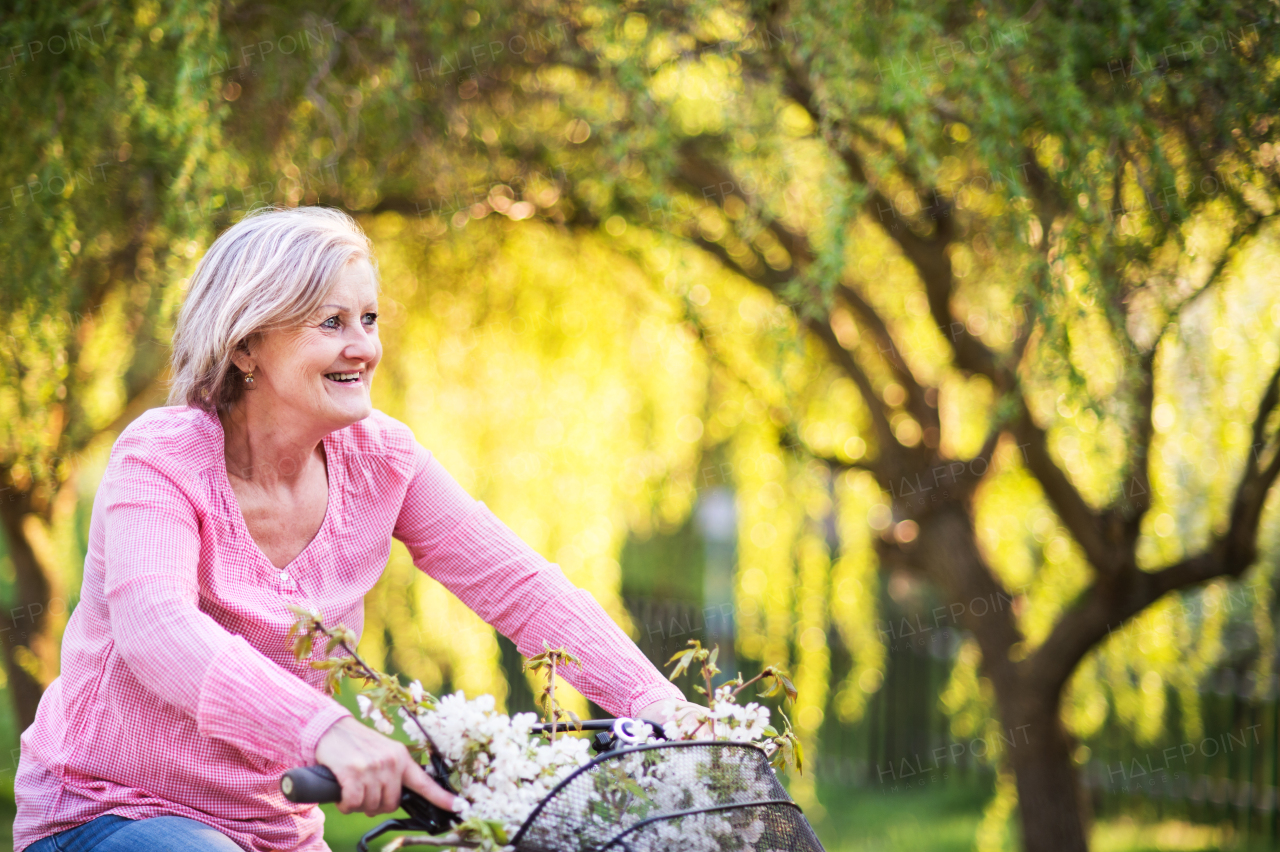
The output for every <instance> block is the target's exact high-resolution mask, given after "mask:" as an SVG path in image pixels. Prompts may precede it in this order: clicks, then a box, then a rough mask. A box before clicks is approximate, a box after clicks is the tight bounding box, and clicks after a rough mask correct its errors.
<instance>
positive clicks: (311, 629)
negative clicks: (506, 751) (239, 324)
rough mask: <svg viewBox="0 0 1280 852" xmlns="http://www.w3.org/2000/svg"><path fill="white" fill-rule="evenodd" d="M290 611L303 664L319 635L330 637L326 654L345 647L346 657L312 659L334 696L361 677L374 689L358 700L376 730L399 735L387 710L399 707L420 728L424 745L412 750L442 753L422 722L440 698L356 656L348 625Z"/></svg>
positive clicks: (304, 611) (306, 611)
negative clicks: (344, 681)
mask: <svg viewBox="0 0 1280 852" xmlns="http://www.w3.org/2000/svg"><path fill="white" fill-rule="evenodd" d="M289 609H290V610H291V611H292V612H293V614H294V615H296V616H297V618H298V620H297V621H295V622H294V624H293V626H292V627H290V628H289V639H290V640H292V642H293V656H294V657H295V658H296V659H297V660H298V661H299V662H301V661H302V660H303V659H305V658H307V657H310V656H311V650H312V646H313V644H314V641H315V637H316V635H317V634H319V635H321V636H324V637H326V638H327V639H328V640H329V641H328V642H327V643H326V644H325V654H326V655H328V654H331V653H332V652H333V651H334V650H336V649H338V648H341V649H342V650H343V651H345V652H346V656H345V657H329V658H328V659H324V660H312V661H311V667H312V668H313V669H320V670H327V671H328V672H329V674H328V675H327V676H326V679H325V683H326V685H327V686H328V688H329V689H330V691H332V692H333V693H334V694H337V693H338V692H340V690H341V684H342V678H343V677H350V678H359V679H360V680H362V681H364V682H365V683H366V684H372V685H373V688H372V689H370V690H368V693H367V694H361V695H359V696H357V697H356V702H357V703H358V704H359V705H360V710H361V713H362V714H363V715H364V716H365V717H367V718H370V719H372V720H373V723H374V727H375V728H377V729H378V730H379V731H381V732H382V733H384V734H392V733H394V732H395V726H394V725H392V724H391V720H390V719H388V718H387V711H388V710H389V709H391V708H396V709H397V710H398V711H399V713H400V716H401V717H402V718H406V719H408V720H410V721H412V722H413V723H414V725H416V726H417V728H418V730H419V731H420V732H421V733H422V744H421V745H417V746H413V747H411V748H412V749H414V750H416V751H418V752H423V751H426V752H427V753H430V752H438V751H439V749H437V748H436V744H435V743H434V742H433V741H432V740H431V737H430V736H429V735H428V734H427V730H426V728H424V727H423V726H422V722H421V721H420V720H419V719H418V711H419V710H420V709H428V710H430V709H433V708H434V707H435V705H436V699H435V698H434V697H432V696H430V695H428V694H427V693H425V692H423V690H422V684H420V683H418V682H417V681H414V682H413V683H411V684H410V685H409V687H408V688H407V689H406V688H405V687H403V686H401V685H400V678H398V677H394V676H392V675H388V674H385V673H383V672H380V671H378V670H377V669H375V668H373V667H372V666H370V665H369V664H368V663H366V662H365V661H364V659H363V658H362V657H361V656H360V655H359V654H358V653H356V650H355V645H356V634H355V632H354V631H352V630H351V628H349V627H347V626H346V625H343V624H339V625H338V626H337V627H326V626H325V624H324V622H323V621H321V620H320V613H319V612H317V611H315V610H309V609H305V608H303V607H300V606H294V605H293V604H290V605H289Z"/></svg>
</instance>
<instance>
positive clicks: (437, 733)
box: [356, 681, 769, 852]
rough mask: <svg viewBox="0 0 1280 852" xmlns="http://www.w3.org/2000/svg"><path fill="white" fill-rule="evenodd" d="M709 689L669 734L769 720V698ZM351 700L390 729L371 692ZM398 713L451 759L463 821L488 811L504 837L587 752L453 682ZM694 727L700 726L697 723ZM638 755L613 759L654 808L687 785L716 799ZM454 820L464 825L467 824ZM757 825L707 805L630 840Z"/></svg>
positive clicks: (644, 730) (718, 834)
mask: <svg viewBox="0 0 1280 852" xmlns="http://www.w3.org/2000/svg"><path fill="white" fill-rule="evenodd" d="M421 690H422V686H421V684H420V683H418V682H417V681H415V682H414V683H412V684H410V686H409V691H410V694H411V695H412V696H413V697H414V700H415V701H418V700H419V697H418V696H419V693H420V692H421ZM713 695H714V700H713V701H712V702H711V705H712V706H711V708H705V707H696V706H691V707H686V708H684V709H683V711H682V712H681V714H680V715H679V716H678V717H677V718H676V719H675V720H673V721H672V722H670V723H668V724H667V725H665V726H664V727H665V731H666V733H667V736H668V737H669V738H671V739H691V738H693V737H694V736H695V734H696V732H698V730H699V728H701V727H702V726H703V725H710V724H713V725H714V731H715V738H716V739H719V740H731V741H736V742H755V741H757V740H759V739H760V738H761V737H763V736H764V728H765V726H767V725H768V724H769V710H768V708H766V707H762V706H760V705H759V704H754V703H752V704H748V705H746V706H745V707H740V706H738V705H737V704H736V703H735V702H734V700H733V696H732V687H729V686H724V687H719V688H718V689H716V690H715V692H714V694H713ZM356 700H357V702H358V703H359V705H360V711H361V715H362V716H364V717H365V718H368V719H370V720H372V721H373V723H374V725H375V727H377V728H378V730H380V731H383V732H384V733H390V730H391V729H392V726H391V722H390V720H388V719H387V718H386V717H385V716H384V715H383V714H382V713H381V712H380V711H379V710H378V709H377V708H375V707H373V706H372V702H370V701H369V699H367V698H366V697H365V696H363V695H361V696H357V699H356ZM401 717H402V718H403V719H404V725H403V728H404V731H405V733H406V734H407V735H408V736H409V737H410V738H411V739H413V740H415V741H416V742H419V743H421V742H423V739H424V737H423V733H422V731H423V730H425V731H426V733H427V735H429V736H430V737H431V740H432V741H433V742H434V743H435V745H436V747H437V748H438V749H439V750H440V752H441V757H443V758H444V760H445V762H446V763H448V765H449V766H450V767H451V768H452V769H453V775H452V776H451V778H450V781H451V782H452V783H453V784H454V785H455V788H456V789H457V790H458V793H459V795H460V796H461V797H462V798H463V800H464V801H465V802H466V806H465V808H464V809H463V810H462V811H461V812H460V815H461V816H462V818H463V819H464V821H465V822H470V823H473V824H474V823H477V822H479V821H483V820H495V821H497V822H499V823H501V824H502V825H503V826H504V828H505V829H506V832H507V836H508V838H510V837H513V836H514V835H515V833H516V832H517V831H518V830H519V829H520V827H521V825H523V824H524V822H525V820H526V819H527V818H528V817H529V814H530V813H531V812H532V811H533V809H534V808H535V807H537V805H538V804H539V803H540V802H541V801H542V800H543V799H545V798H546V797H547V796H548V795H549V794H550V793H551V791H552V790H553V789H554V788H555V787H556V785H558V784H559V783H560V782H561V781H563V780H564V779H565V778H567V777H568V776H569V775H571V774H572V773H573V772H574V771H575V770H577V769H578V768H579V767H581V766H583V765H585V764H587V763H588V762H590V760H591V754H590V741H589V740H587V739H586V738H582V737H575V736H558V737H557V738H556V739H555V741H554V742H551V741H548V740H547V739H545V738H544V737H543V736H542V735H541V734H534V733H533V732H532V728H533V726H534V725H535V724H537V721H538V718H537V716H536V715H535V714H533V713H517V714H515V715H514V716H507V715H505V714H503V713H499V712H498V711H497V710H496V707H495V702H494V698H493V696H492V695H481V696H478V697H476V698H474V699H471V700H468V699H467V698H466V696H465V695H464V694H463V693H461V692H456V693H454V694H453V695H446V696H444V697H443V698H441V699H440V700H439V701H438V702H436V706H435V708H434V709H427V708H421V709H419V710H418V711H417V719H416V722H415V720H414V718H413V716H412V711H408V712H402V713H401ZM419 725H421V729H420V728H419ZM632 731H634V732H635V734H636V735H637V736H638V737H639V738H640V742H642V743H647V742H650V741H652V740H653V739H654V729H653V727H652V726H651V725H647V724H644V723H642V722H640V723H638V724H636V725H635V726H633V728H632ZM701 735H702V736H705V730H704V731H703V733H702V734H701ZM644 758H645V755H644V753H643V752H639V753H633V754H629V755H625V756H623V757H621V758H620V759H619V762H620V766H621V769H622V770H623V771H624V772H625V773H626V774H627V776H629V777H630V778H632V779H634V780H635V781H636V783H637V784H638V786H639V787H640V789H641V790H643V791H644V793H645V795H647V796H648V797H650V798H651V799H652V800H653V802H654V804H655V805H656V806H657V807H658V808H659V809H660V810H659V811H658V812H661V810H682V809H684V808H687V807H689V805H688V804H687V803H682V801H681V800H680V797H681V796H685V795H688V794H690V793H692V795H693V798H694V804H693V806H694V807H711V806H714V805H716V804H718V802H717V801H716V800H715V798H714V796H713V794H712V791H710V790H708V789H704V787H705V785H697V784H692V785H691V784H690V783H689V779H687V778H675V777H672V778H667V777H666V774H667V772H668V771H674V770H675V764H672V763H669V762H666V761H657V762H654V761H649V763H648V764H646V762H645V759H644ZM745 767H746V764H744V768H745ZM668 799H669V800H670V801H668ZM585 818H586V815H585V814H584V819H585ZM461 830H462V831H463V833H464V834H468V832H467V830H466V825H465V824H464V825H463V826H462V827H461ZM763 830H764V826H763V823H760V822H759V821H758V820H757V821H755V822H753V823H752V824H751V825H750V826H749V827H748V828H747V830H746V832H745V834H744V832H743V831H742V829H741V827H736V826H735V825H734V824H733V823H732V822H731V821H730V820H729V819H728V818H727V817H726V816H725V815H724V813H722V812H719V813H708V814H701V815H697V816H691V817H685V818H682V819H679V820H673V821H671V822H669V823H668V822H661V823H655V824H654V826H653V829H652V830H651V831H649V830H647V831H646V832H644V835H645V837H644V839H641V838H636V841H638V842H639V844H640V845H633V848H634V849H635V850H636V852H640V850H642V849H648V848H652V849H653V850H654V852H658V850H663V849H667V848H675V847H674V846H672V844H675V845H676V846H678V847H679V848H681V849H702V848H706V849H719V848H720V845H719V843H720V840H722V839H724V838H727V837H730V836H746V837H752V838H755V839H758V838H759V837H760V836H761V833H762V832H763ZM469 839H472V840H475V841H476V842H479V843H480V848H481V850H482V852H498V850H499V848H500V847H498V846H497V845H496V844H494V843H493V842H491V841H487V840H484V839H482V838H481V837H479V836H478V835H474V836H470V837H469ZM511 848H512V847H504V850H505V852H510V850H511Z"/></svg>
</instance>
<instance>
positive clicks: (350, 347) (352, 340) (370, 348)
mask: <svg viewBox="0 0 1280 852" xmlns="http://www.w3.org/2000/svg"><path fill="white" fill-rule="evenodd" d="M342 354H343V355H345V356H346V357H348V358H350V359H352V360H356V361H372V360H373V359H374V358H375V357H376V356H377V354H378V332H377V330H376V329H364V328H353V329H352V330H351V332H350V333H349V334H348V335H347V341H346V346H345V347H344V348H343V350H342Z"/></svg>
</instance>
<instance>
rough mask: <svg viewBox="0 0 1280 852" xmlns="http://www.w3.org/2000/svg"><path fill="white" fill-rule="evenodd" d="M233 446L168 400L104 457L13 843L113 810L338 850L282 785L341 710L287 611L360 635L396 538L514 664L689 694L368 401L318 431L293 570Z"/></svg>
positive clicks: (607, 699)
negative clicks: (324, 494)
mask: <svg viewBox="0 0 1280 852" xmlns="http://www.w3.org/2000/svg"><path fill="white" fill-rule="evenodd" d="M223 440H224V439H223V431H222V424H221V422H220V421H219V420H218V418H217V417H216V416H215V415H213V414H209V413H206V412H202V411H200V410H198V409H194V408H189V407H169V408H157V409H153V410H151V411H148V412H147V413H146V414H144V415H143V416H142V417H140V418H138V419H137V420H136V421H134V422H133V423H132V424H130V425H129V427H128V428H126V429H125V430H124V432H123V433H122V434H121V435H120V437H119V439H118V440H117V441H116V443H115V446H114V447H113V448H112V451H111V458H110V461H109V463H108V465H107V469H106V474H105V475H104V477H103V479H102V484H101V485H100V486H99V489H98V493H97V495H96V497H95V499H94V504H93V518H92V521H91V524H90V529H89V551H88V555H87V557H86V558H85V565H84V583H83V587H82V589H81V593H80V603H79V605H78V606H77V607H76V609H75V611H74V612H73V613H72V615H71V619H70V621H69V622H68V624H67V629H66V634H65V636H64V637H63V640H62V674H61V676H60V677H58V678H57V679H56V680H54V682H53V683H52V684H50V685H49V688H48V689H47V690H46V691H45V693H44V695H43V697H42V698H41V700H40V708H39V711H38V712H37V714H36V721H35V724H33V725H32V726H31V727H30V728H28V729H27V730H26V731H25V732H24V733H23V735H22V759H21V761H20V763H19V766H18V771H17V775H16V778H15V795H16V797H17V802H18V814H17V819H16V821H15V822H14V849H15V850H16V852H20V850H22V849H23V848H25V847H26V846H28V845H30V844H31V843H33V842H35V841H36V840H39V839H40V838H42V837H45V836H47V835H50V834H54V833H55V832H59V831H62V830H64V829H67V828H71V827H73V826H76V825H80V824H82V823H85V822H87V821H89V820H91V819H93V818H95V817H98V816H102V815H103V814H118V815H120V816H123V817H128V818H133V819H140V818H145V817H151V816H160V815H165V814H171V815H176V816H184V817H189V818H191V819H194V820H198V821H200V822H203V823H206V824H208V825H210V826H213V827H214V828H216V829H217V830H218V831H221V832H222V833H224V834H226V835H228V836H229V837H230V838H231V839H232V840H234V841H235V842H236V843H238V844H239V845H240V846H242V847H243V848H244V849H246V850H262V852H266V850H283V849H307V850H326V849H328V847H327V846H326V845H325V842H324V837H323V833H324V816H323V813H322V812H321V811H320V809H319V808H318V807H316V806H314V805H295V804H292V803H290V802H289V801H287V800H286V799H285V798H284V796H282V795H281V793H280V789H279V778H280V775H281V773H283V772H284V771H285V770H286V769H289V768H290V767H293V766H301V765H308V764H311V763H314V761H315V746H316V741H317V740H318V739H319V738H320V736H321V735H322V734H323V733H324V732H325V731H326V730H328V728H329V727H330V726H331V725H332V724H333V723H334V722H336V721H338V719H340V718H342V717H344V716H347V715H349V714H348V712H347V711H346V710H345V709H344V708H343V707H342V706H341V705H340V704H338V702H337V701H335V700H334V699H333V698H331V697H330V696H329V695H328V694H326V693H325V692H324V691H323V688H324V687H323V682H324V678H323V674H324V673H323V672H318V671H316V670H314V669H312V668H311V667H310V666H309V665H307V663H306V662H305V661H304V662H301V663H300V662H297V661H295V660H294V659H293V655H292V653H291V652H290V650H289V643H288V642H287V640H286V633H287V631H288V630H289V626H290V625H291V624H292V623H293V621H294V617H293V615H292V613H290V611H289V610H288V609H287V608H286V605H287V604H298V605H302V606H310V607H316V608H317V609H319V611H320V613H321V614H322V617H323V619H324V620H325V622H326V623H328V624H338V623H339V622H341V623H343V624H346V625H347V626H348V627H350V628H352V629H353V630H355V631H356V632H357V633H359V632H360V630H361V628H362V627H363V624H364V596H365V594H366V593H367V592H368V591H369V589H370V588H371V587H372V586H373V584H374V583H376V582H377V581H378V577H379V576H381V574H382V571H383V568H384V567H385V566H386V563H387V557H388V555H389V553H390V550H391V537H392V536H395V537H396V538H398V539H400V541H402V542H404V543H405V545H406V546H407V547H408V549H409V552H410V554H412V556H413V562H414V564H415V565H416V566H417V567H418V568H419V569H421V570H422V571H424V572H426V573H427V574H428V575H430V576H431V577H433V578H435V579H436V580H439V581H440V582H441V583H442V584H444V585H445V587H446V588H448V589H449V590H450V591H452V592H453V593H454V594H456V595H457V596H458V597H459V598H460V599H461V600H462V601H463V602H464V603H465V604H467V606H469V607H470V608H471V609H472V610H474V611H475V612H476V613H477V614H478V615H479V616H480V617H481V618H483V619H484V620H485V621H487V622H488V623H489V624H491V625H493V626H494V627H495V628H497V629H498V630H499V631H500V632H501V633H502V634H503V635H505V636H508V637H510V638H511V639H512V640H513V641H514V642H515V643H516V646H517V647H518V648H519V650H520V652H521V653H522V654H524V655H526V656H530V655H533V654H536V653H539V652H541V651H542V643H543V640H544V639H545V640H546V641H547V642H549V643H550V644H551V646H552V647H558V646H561V645H563V646H565V647H566V648H567V649H568V650H569V651H570V652H571V653H572V654H574V655H575V656H577V657H578V658H579V659H580V660H581V661H582V670H581V672H577V671H572V670H571V671H568V672H566V673H565V675H566V677H568V679H569V680H570V681H571V682H572V683H573V685H574V686H575V687H577V688H578V689H579V690H580V691H581V692H582V693H583V694H584V695H586V696H587V697H588V698H590V699H591V700H593V701H595V702H596V703H597V704H599V705H600V706H601V707H604V708H605V709H606V710H608V711H609V712H610V713H613V714H615V715H631V714H634V713H636V712H638V711H639V710H640V709H641V708H643V707H645V706H647V705H648V704H650V703H652V702H654V701H659V700H662V699H664V698H669V697H676V698H679V697H682V696H681V693H680V691H679V690H678V689H677V688H676V687H675V686H673V685H672V684H671V683H670V682H669V681H667V680H666V679H665V678H663V676H662V675H661V673H660V672H658V671H657V670H656V669H655V668H654V667H653V665H652V664H650V663H649V661H648V660H647V659H646V658H645V657H644V656H643V655H642V654H641V653H640V650H639V649H638V648H637V647H636V646H635V644H634V643H633V642H631V640H630V639H628V638H627V636H626V635H625V634H624V633H623V632H622V630H620V629H619V628H618V626H617V625H616V624H614V622H613V621H612V620H610V618H609V617H608V616H607V615H606V614H605V612H604V611H603V610H602V609H601V607H600V605H599V604H598V603H597V602H596V601H595V599H594V598H593V597H592V596H591V594H590V593H589V592H586V591H584V590H581V589H578V588H576V587H575V586H573V585H572V584H571V583H570V582H569V581H568V580H567V579H566V578H565V576H564V574H563V573H562V572H561V571H560V569H559V567H558V566H556V565H554V564H551V563H549V562H547V560H545V559H544V558H542V557H541V556H539V555H538V554H537V553H536V552H534V551H533V549H532V548H530V547H529V546H528V545H527V544H525V543H524V542H523V541H521V540H520V538H518V537H517V536H516V535H515V533H513V532H512V531H511V530H510V529H509V528H508V527H507V526H505V525H504V524H503V523H502V522H501V521H499V520H498V519H497V517H495V516H494V514H493V513H492V512H491V511H490V510H489V508H488V507H487V506H485V504H484V503H482V502H480V501H477V500H474V499H472V498H471V497H470V496H469V495H468V494H467V493H466V491H464V490H463V489H462V488H461V487H460V486H459V485H458V483H457V482H455V481H454V479H453V477H451V476H450V475H449V474H448V473H447V472H446V471H445V469H444V468H443V467H441V465H440V463H439V461H437V460H436V459H435V457H434V456H432V454H431V453H430V452H429V451H427V450H425V449H423V447H422V446H421V445H420V444H418V442H417V441H416V440H415V439H414V437H413V433H412V432H411V431H410V430H409V428H408V427H407V426H405V425H404V424H403V423H400V422H399V421H397V420H395V419H393V418H391V417H389V416H387V415H386V414H383V413H382V412H380V411H374V412H373V414H372V415H371V416H370V417H368V418H366V419H365V420H362V421H360V422H359V423H355V424H353V425H351V426H348V427H347V428H345V429H341V430H339V431H337V432H333V433H331V434H329V435H328V436H326V437H325V438H324V449H325V456H326V459H327V467H328V476H329V500H328V505H327V507H326V509H325V517H324V522H323V523H322V524H321V526H320V530H319V532H317V533H316V536H315V538H314V539H313V540H312V541H311V542H310V543H309V544H308V545H307V546H306V548H304V549H303V551H302V552H301V553H299V554H298V556H297V557H296V558H295V559H294V560H293V561H292V562H291V563H289V565H288V566H286V567H285V569H284V570H280V569H278V568H276V567H275V566H274V565H272V564H271V562H270V561H269V560H268V559H267V558H266V556H265V555H264V554H263V553H262V551H261V550H260V549H259V548H258V546H257V545H256V544H255V543H254V541H253V538H252V537H251V536H250V535H249V531H248V528H247V526H246V525H245V522H244V516H243V514H242V513H241V511H240V508H239V505H238V504H237V502H236V497H235V494H234V492H233V491H232V490H231V485H230V482H229V481H228V479H227V471H226V461H225V457H224V443H223ZM323 655H324V649H323V644H322V643H317V648H316V650H315V652H314V653H313V655H312V656H313V658H315V659H320V658H322V657H323Z"/></svg>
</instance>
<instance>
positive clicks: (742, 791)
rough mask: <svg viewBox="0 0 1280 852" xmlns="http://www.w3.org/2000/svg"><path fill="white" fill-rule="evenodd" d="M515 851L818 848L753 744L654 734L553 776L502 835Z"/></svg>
mask: <svg viewBox="0 0 1280 852" xmlns="http://www.w3.org/2000/svg"><path fill="white" fill-rule="evenodd" d="M512 844H513V845H514V846H515V848H516V849H517V850H518V852H674V850H679V852H823V849H822V845H821V844H820V843H819V842H818V838H817V837H816V836H815V835H814V833H813V829H812V828H810V826H809V822H808V820H806V819H805V818H804V815H803V814H802V813H801V812H800V808H799V807H798V806H797V805H796V804H795V802H793V801H791V797H790V796H788V795H787V792H786V790H784V789H783V787H782V785H781V784H780V783H778V778H777V776H776V775H775V774H774V772H773V769H772V768H771V767H770V766H769V760H768V757H766V755H765V753H764V750H763V749H761V748H760V747H758V746H755V745H750V744H747V743H733V742H707V741H696V742H671V743H654V744H650V745H642V746H635V747H633V748H626V749H618V750H615V751H611V752H607V753H605V754H603V755H601V756H600V757H597V758H596V759H595V760H593V761H591V762H590V763H588V764H587V765H586V766H583V767H582V768H580V769H578V770H577V771H575V772H574V773H573V774H572V775H570V776H569V777H568V778H566V779H565V780H564V781H563V782H561V783H560V784H559V785H558V786H557V787H556V788H555V789H554V790H552V791H551V793H550V795H548V796H547V798H546V799H544V800H543V801H542V802H541V803H540V804H539V805H538V807H537V808H536V809H535V810H534V812H533V813H532V814H530V815H529V818H528V819H527V820H525V823H524V825H522V826H521V827H520V830H519V831H518V832H517V833H516V835H515V837H513V838H512Z"/></svg>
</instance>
